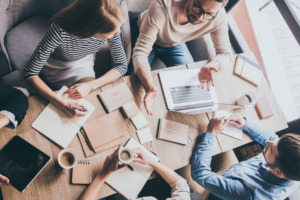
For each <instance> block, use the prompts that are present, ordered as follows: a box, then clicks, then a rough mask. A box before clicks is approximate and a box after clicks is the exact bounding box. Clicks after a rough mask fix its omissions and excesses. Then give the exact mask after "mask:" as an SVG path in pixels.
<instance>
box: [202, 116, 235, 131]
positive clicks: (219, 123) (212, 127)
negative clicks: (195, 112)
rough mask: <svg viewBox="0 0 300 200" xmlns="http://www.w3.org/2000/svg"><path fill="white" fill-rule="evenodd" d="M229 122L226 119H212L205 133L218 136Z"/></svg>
mask: <svg viewBox="0 0 300 200" xmlns="http://www.w3.org/2000/svg"><path fill="white" fill-rule="evenodd" d="M229 121H230V120H229V119H226V118H225V117H221V118H212V119H211V120H210V121H209V123H208V126H207V132H210V133H213V134H219V133H221V132H222V131H223V130H224V128H225V127H226V126H227V125H228V123H229Z"/></svg>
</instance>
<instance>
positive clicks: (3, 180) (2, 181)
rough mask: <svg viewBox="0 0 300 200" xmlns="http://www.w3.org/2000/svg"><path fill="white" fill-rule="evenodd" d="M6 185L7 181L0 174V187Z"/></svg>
mask: <svg viewBox="0 0 300 200" xmlns="http://www.w3.org/2000/svg"><path fill="white" fill-rule="evenodd" d="M4 184H5V185H8V184H9V179H8V178H7V177H5V176H3V175H1V174H0V187H1V186H2V185H4Z"/></svg>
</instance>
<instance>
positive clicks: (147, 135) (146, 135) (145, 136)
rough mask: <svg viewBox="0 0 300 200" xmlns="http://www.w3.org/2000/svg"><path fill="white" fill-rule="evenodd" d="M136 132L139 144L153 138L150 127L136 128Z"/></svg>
mask: <svg viewBox="0 0 300 200" xmlns="http://www.w3.org/2000/svg"><path fill="white" fill-rule="evenodd" d="M136 134H137V135H138V137H139V140H140V143H141V144H144V143H147V142H151V141H152V140H153V137H152V134H151V130H150V128H144V129H141V130H138V131H137V132H136Z"/></svg>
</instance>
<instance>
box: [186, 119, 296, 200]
mask: <svg viewBox="0 0 300 200" xmlns="http://www.w3.org/2000/svg"><path fill="white" fill-rule="evenodd" d="M227 124H231V125H234V126H236V127H241V128H243V130H245V131H246V132H248V133H249V135H250V136H251V137H252V138H253V139H254V140H255V141H256V142H258V143H260V144H262V145H263V146H264V147H265V148H264V150H263V153H261V154H259V155H257V156H255V157H253V158H251V159H249V160H247V161H243V162H241V163H237V164H234V165H232V166H231V167H230V168H229V169H228V170H227V171H226V172H224V173H222V174H216V173H214V172H212V171H211V168H210V163H211V155H212V144H213V142H214V140H215V137H216V135H217V134H220V133H221V132H222V131H223V129H224V128H225V127H226V125H227ZM191 173H192V178H193V179H194V180H195V181H196V182H197V183H199V184H200V185H201V186H202V187H203V188H204V189H206V190H208V191H209V192H210V193H211V194H213V195H214V196H216V197H218V198H221V199H239V200H240V199H243V200H246V199H278V200H282V199H285V198H287V197H288V196H289V195H290V194H291V193H292V192H293V191H295V190H296V189H297V188H299V186H300V135H299V134H295V133H291V134H286V135H284V136H282V137H281V138H278V136H277V135H276V134H275V133H273V132H271V131H268V130H264V129H262V128H260V127H258V126H257V125H256V124H253V123H252V122H250V121H248V120H247V121H246V120H245V118H243V117H241V116H240V115H237V114H233V115H231V116H230V117H229V118H228V119H225V118H224V117H223V118H215V119H211V120H210V122H209V124H208V127H207V132H206V133H205V134H204V135H203V137H202V141H201V142H200V143H199V144H198V145H197V146H196V148H195V151H194V154H193V157H192V172H191Z"/></svg>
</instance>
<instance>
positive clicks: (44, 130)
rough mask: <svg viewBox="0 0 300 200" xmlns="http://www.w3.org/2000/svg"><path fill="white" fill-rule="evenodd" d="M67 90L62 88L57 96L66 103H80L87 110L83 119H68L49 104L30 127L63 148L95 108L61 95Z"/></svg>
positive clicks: (84, 101)
mask: <svg viewBox="0 0 300 200" xmlns="http://www.w3.org/2000/svg"><path fill="white" fill-rule="evenodd" d="M67 89H68V88H67V87H66V86H63V87H62V88H61V89H60V90H59V92H58V93H57V96H58V97H60V98H62V99H64V100H66V101H68V102H80V103H82V104H83V105H85V107H86V108H87V110H88V111H87V114H86V115H85V116H83V117H76V118H69V117H68V116H67V115H66V114H64V113H63V112H62V111H61V110H59V109H58V108H57V107H55V106H54V105H53V104H52V103H49V104H48V105H47V107H46V108H45V109H44V110H43V111H42V112H41V113H40V115H39V116H38V117H37V118H36V120H35V121H34V122H33V123H32V125H31V126H32V127H33V128H34V129H36V130H37V131H39V132H40V133H41V134H43V135H45V136H46V137H47V138H49V139H50V140H52V141H53V142H55V143H56V144H58V145H59V146H61V147H63V148H67V147H68V145H69V144H70V142H71V141H72V139H73V138H74V136H75V135H76V134H77V132H78V131H79V129H80V127H81V126H82V125H83V124H84V123H85V122H86V120H87V119H88V118H89V117H90V115H91V114H92V112H93V111H94V109H95V107H94V106H93V105H92V104H90V103H89V102H88V101H86V100H85V99H81V100H74V99H72V98H69V97H68V95H64V94H63V93H64V92H65V91H66V90H67Z"/></svg>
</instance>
